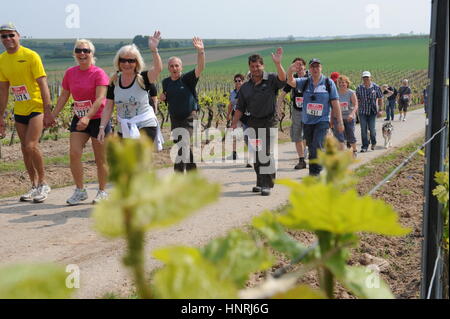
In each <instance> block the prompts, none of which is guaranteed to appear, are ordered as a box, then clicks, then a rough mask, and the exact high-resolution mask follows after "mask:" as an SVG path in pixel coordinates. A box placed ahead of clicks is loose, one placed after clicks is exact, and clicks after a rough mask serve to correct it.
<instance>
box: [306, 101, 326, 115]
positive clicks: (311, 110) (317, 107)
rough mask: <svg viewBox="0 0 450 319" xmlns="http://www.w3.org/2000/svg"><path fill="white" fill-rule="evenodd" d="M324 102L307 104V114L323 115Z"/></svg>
mask: <svg viewBox="0 0 450 319" xmlns="http://www.w3.org/2000/svg"><path fill="white" fill-rule="evenodd" d="M322 113H323V104H316V103H308V105H307V106H306V114H308V115H313V116H322Z"/></svg>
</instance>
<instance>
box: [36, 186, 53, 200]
mask: <svg viewBox="0 0 450 319" xmlns="http://www.w3.org/2000/svg"><path fill="white" fill-rule="evenodd" d="M51 190H52V189H51V188H50V186H48V185H47V184H42V185H39V186H38V188H37V192H36V195H35V196H34V197H33V202H35V203H43V202H44V201H45V200H46V199H47V197H48V194H49V193H50V191H51Z"/></svg>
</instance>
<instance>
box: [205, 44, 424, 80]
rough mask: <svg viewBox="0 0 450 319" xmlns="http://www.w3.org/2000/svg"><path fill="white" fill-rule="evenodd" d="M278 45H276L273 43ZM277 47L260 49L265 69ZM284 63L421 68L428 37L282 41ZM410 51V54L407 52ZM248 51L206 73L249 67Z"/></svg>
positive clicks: (341, 67)
mask: <svg viewBox="0 0 450 319" xmlns="http://www.w3.org/2000/svg"><path fill="white" fill-rule="evenodd" d="M274 48H275V47H274ZM274 48H271V49H268V50H263V51H260V52H258V53H260V54H261V55H262V56H263V58H264V61H265V65H266V69H267V70H269V71H275V68H274V66H273V63H272V60H271V55H270V54H271V53H272V52H274ZM283 49H284V54H283V65H284V66H288V65H289V64H290V62H291V61H292V60H293V59H294V58H295V57H297V56H301V57H303V58H304V59H305V60H306V61H308V60H309V59H311V58H313V57H317V58H320V59H321V61H322V63H323V67H324V72H331V71H335V70H338V71H342V70H359V71H362V70H411V69H413V70H422V69H426V68H427V65H428V38H425V37H424V38H401V39H397V38H389V39H387V38H383V39H370V40H347V41H322V42H307V43H295V44H290V45H289V44H288V45H283ZM405 52H408V54H405ZM248 55H249V54H246V55H242V56H237V57H233V58H229V59H225V60H222V61H217V62H212V63H208V65H207V68H206V69H205V74H221V73H229V72H230V71H235V72H237V71H240V72H244V71H247V57H248Z"/></svg>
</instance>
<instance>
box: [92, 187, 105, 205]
mask: <svg viewBox="0 0 450 319" xmlns="http://www.w3.org/2000/svg"><path fill="white" fill-rule="evenodd" d="M106 198H108V193H107V192H105V191H101V190H98V192H97V195H96V196H95V198H94V200H93V201H92V204H98V203H99V202H100V201H102V200H104V199H106Z"/></svg>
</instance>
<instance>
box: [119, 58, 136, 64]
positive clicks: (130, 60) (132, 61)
mask: <svg viewBox="0 0 450 319" xmlns="http://www.w3.org/2000/svg"><path fill="white" fill-rule="evenodd" d="M136 61H137V60H136V59H123V58H119V63H130V64H132V63H136Z"/></svg>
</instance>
